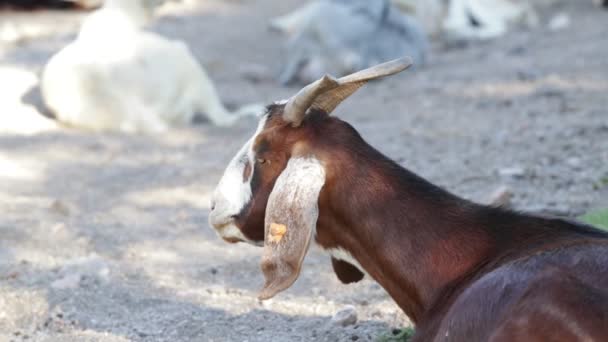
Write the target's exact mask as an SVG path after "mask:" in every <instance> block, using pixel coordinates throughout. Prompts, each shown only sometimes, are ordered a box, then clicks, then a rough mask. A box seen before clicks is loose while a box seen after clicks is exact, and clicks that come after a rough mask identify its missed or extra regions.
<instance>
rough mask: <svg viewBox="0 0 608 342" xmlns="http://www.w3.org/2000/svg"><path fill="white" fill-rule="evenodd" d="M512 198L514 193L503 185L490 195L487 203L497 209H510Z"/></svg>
mask: <svg viewBox="0 0 608 342" xmlns="http://www.w3.org/2000/svg"><path fill="white" fill-rule="evenodd" d="M512 197H513V192H511V190H510V189H509V188H508V187H506V186H504V185H502V186H500V187H498V188H497V189H496V190H494V192H492V194H490V196H489V197H488V200H487V202H486V203H488V204H489V205H491V206H495V207H510V206H511V198H512Z"/></svg>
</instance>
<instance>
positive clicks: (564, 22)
mask: <svg viewBox="0 0 608 342" xmlns="http://www.w3.org/2000/svg"><path fill="white" fill-rule="evenodd" d="M568 26H570V16H569V15H568V14H566V13H559V14H557V15H555V16H554V17H553V18H551V20H550V21H549V25H548V27H549V30H551V31H559V30H563V29H565V28H568Z"/></svg>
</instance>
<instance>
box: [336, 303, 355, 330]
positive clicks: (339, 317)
mask: <svg viewBox="0 0 608 342" xmlns="http://www.w3.org/2000/svg"><path fill="white" fill-rule="evenodd" d="M331 322H332V323H333V324H335V325H339V326H343V327H345V326H348V325H353V324H355V323H357V310H356V309H355V307H354V306H352V305H347V306H345V307H344V308H343V309H342V310H340V311H338V312H336V313H335V314H334V316H333V317H332V318H331Z"/></svg>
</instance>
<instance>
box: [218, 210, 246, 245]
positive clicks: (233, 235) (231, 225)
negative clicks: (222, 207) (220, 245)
mask: <svg viewBox="0 0 608 342" xmlns="http://www.w3.org/2000/svg"><path fill="white" fill-rule="evenodd" d="M236 218H237V216H236V215H229V216H224V217H218V216H216V215H213V214H212V215H210V217H209V224H210V225H211V226H212V227H213V229H214V230H215V232H216V233H217V235H218V236H219V237H220V238H222V240H224V241H226V242H228V243H237V242H246V239H245V236H244V235H243V233H242V232H241V230H240V229H239V228H238V227H237V226H236Z"/></svg>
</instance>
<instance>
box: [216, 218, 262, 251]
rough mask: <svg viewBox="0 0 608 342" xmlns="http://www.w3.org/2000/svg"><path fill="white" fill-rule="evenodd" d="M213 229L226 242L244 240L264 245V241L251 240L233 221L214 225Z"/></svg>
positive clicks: (255, 244)
mask: <svg viewBox="0 0 608 342" xmlns="http://www.w3.org/2000/svg"><path fill="white" fill-rule="evenodd" d="M215 231H216V232H217V235H219V237H221V238H222V240H224V241H226V242H228V243H232V244H233V243H237V242H244V243H247V244H250V245H253V246H263V245H264V241H253V240H250V239H248V238H247V237H246V236H245V235H244V234H243V232H241V230H240V229H239V228H238V227H237V226H236V225H235V224H234V223H231V224H226V225H223V226H220V227H215Z"/></svg>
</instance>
